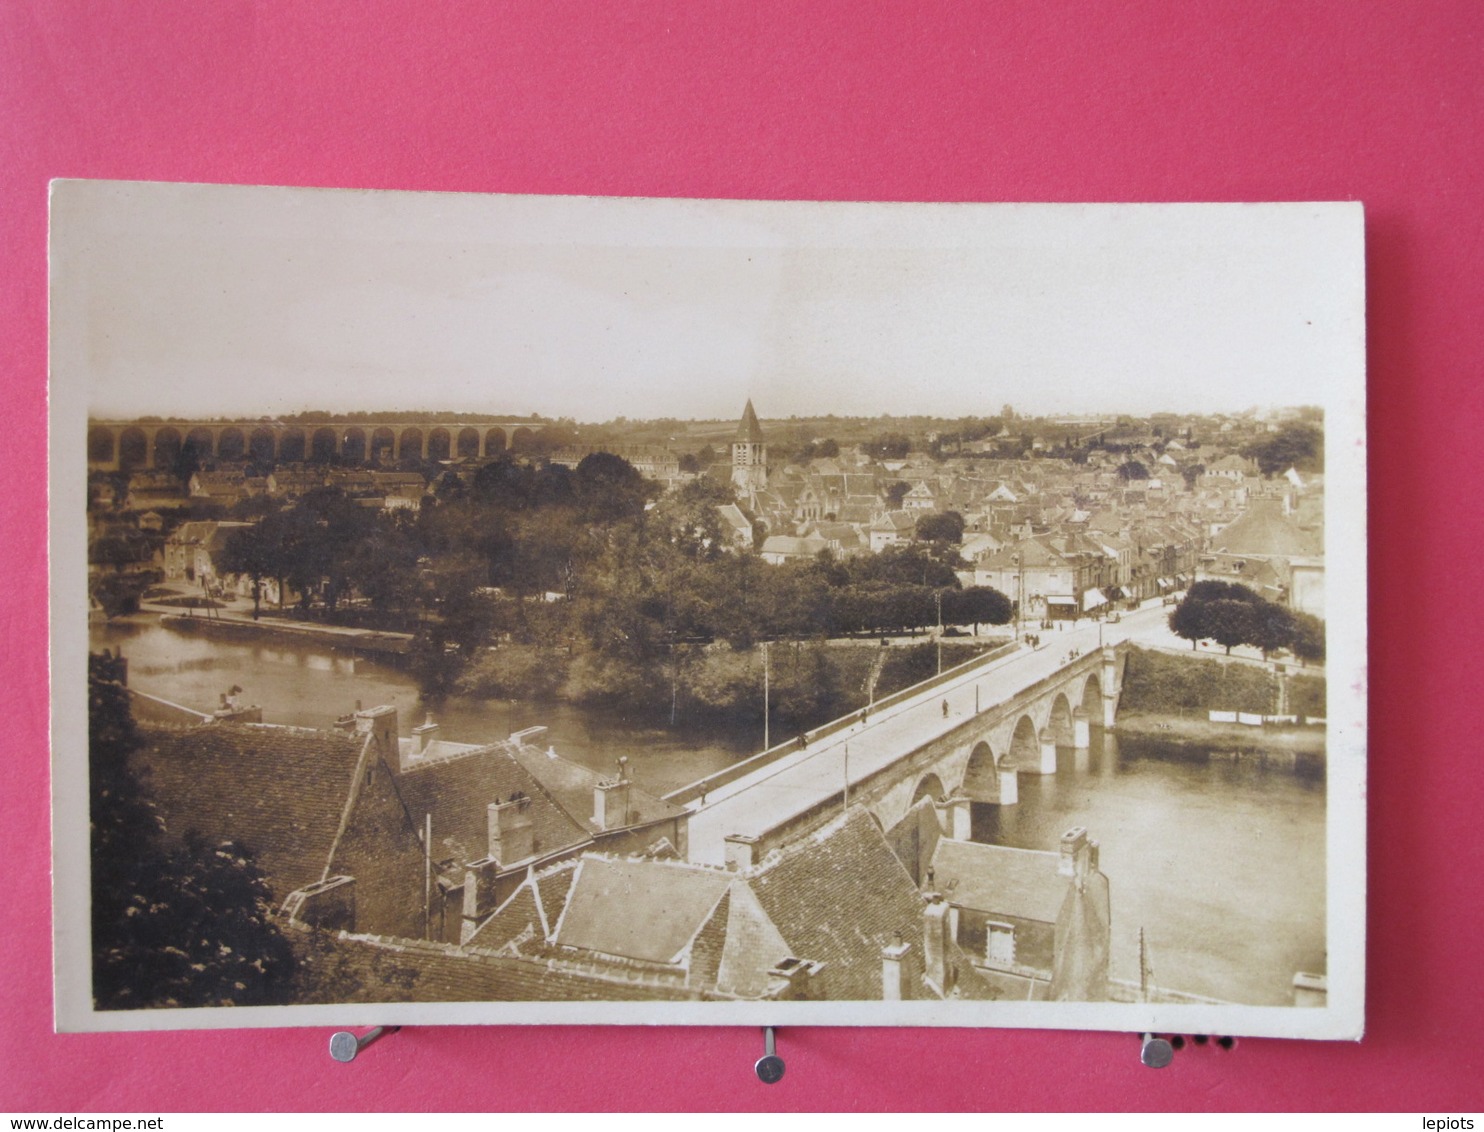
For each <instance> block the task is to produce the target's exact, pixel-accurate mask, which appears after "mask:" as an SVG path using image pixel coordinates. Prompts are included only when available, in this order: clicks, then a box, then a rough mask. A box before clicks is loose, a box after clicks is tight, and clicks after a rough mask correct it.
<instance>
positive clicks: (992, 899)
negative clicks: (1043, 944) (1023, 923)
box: [933, 837, 1067, 924]
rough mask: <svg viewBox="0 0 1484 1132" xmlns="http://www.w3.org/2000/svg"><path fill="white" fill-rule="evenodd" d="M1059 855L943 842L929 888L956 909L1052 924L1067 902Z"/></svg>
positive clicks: (946, 839) (970, 843)
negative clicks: (934, 889) (1059, 871)
mask: <svg viewBox="0 0 1484 1132" xmlns="http://www.w3.org/2000/svg"><path fill="white" fill-rule="evenodd" d="M1059 862H1060V855H1059V854H1057V853H1046V852H1040V851H1037V850H1033V849H1011V848H1007V847H1005V846H1002V845H982V844H980V843H979V842H976V841H955V840H953V839H952V838H947V837H945V838H943V839H942V840H941V841H939V842H938V848H937V850H936V851H935V852H934V853H933V883H934V886H935V887H936V888H937V889H938V891H939V892H941V893H943V897H944V899H946V900H947V901H948V902H949V903H951V904H957V905H958V906H959V907H961V908H972V909H974V910H975V911H978V912H987V913H990V914H991V915H993V914H996V913H997V914H999V915H1002V916H1013V917H1015V918H1016V919H1021V920H1037V921H1039V922H1041V923H1049V924H1054V923H1055V922H1056V917H1057V913H1058V912H1060V911H1061V906H1062V902H1063V901H1064V900H1065V899H1066V897H1067V878H1066V877H1064V876H1060V875H1058V873H1057V871H1056V870H1057V866H1058V864H1059Z"/></svg>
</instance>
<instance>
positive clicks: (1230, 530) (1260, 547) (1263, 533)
mask: <svg viewBox="0 0 1484 1132" xmlns="http://www.w3.org/2000/svg"><path fill="white" fill-rule="evenodd" d="M1211 549H1212V550H1214V551H1218V552H1225V553H1227V554H1246V555H1250V556H1253V557H1291V556H1294V555H1299V556H1305V555H1311V554H1317V553H1319V548H1318V546H1317V545H1316V544H1315V542H1314V540H1313V539H1312V538H1310V537H1309V535H1308V534H1307V533H1306V532H1305V531H1304V530H1302V529H1301V528H1300V527H1299V526H1298V525H1297V524H1296V523H1294V522H1293V521H1292V520H1291V519H1289V518H1288V517H1287V516H1286V515H1284V514H1283V510H1282V504H1281V503H1280V502H1279V501H1278V500H1275V499H1259V500H1256V501H1254V502H1253V504H1252V506H1251V507H1250V508H1248V510H1247V512H1246V514H1244V515H1243V516H1242V517H1241V518H1239V519H1237V520H1236V521H1235V522H1233V523H1231V524H1230V525H1228V526H1226V527H1224V528H1223V529H1222V530H1221V532H1220V533H1219V534H1217V535H1216V536H1215V537H1214V538H1212V539H1211Z"/></svg>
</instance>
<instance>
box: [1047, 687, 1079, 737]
mask: <svg viewBox="0 0 1484 1132" xmlns="http://www.w3.org/2000/svg"><path fill="white" fill-rule="evenodd" d="M1046 729H1047V730H1048V731H1050V732H1051V740H1052V742H1054V743H1055V744H1056V745H1057V746H1058V747H1070V746H1071V745H1072V740H1073V737H1074V732H1073V730H1072V705H1071V704H1070V703H1069V702H1068V701H1067V695H1066V693H1065V692H1058V693H1057V694H1056V698H1055V699H1053V700H1052V701H1051V714H1050V715H1049V716H1047V717H1046Z"/></svg>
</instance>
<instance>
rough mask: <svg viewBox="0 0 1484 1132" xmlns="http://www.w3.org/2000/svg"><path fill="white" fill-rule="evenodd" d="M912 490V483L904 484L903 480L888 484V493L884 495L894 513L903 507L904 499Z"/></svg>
mask: <svg viewBox="0 0 1484 1132" xmlns="http://www.w3.org/2000/svg"><path fill="white" fill-rule="evenodd" d="M911 490H912V485H911V484H910V483H904V482H903V481H902V480H896V481H894V482H892V483H889V484H887V485H886V491H885V492H884V493H883V494H884V495H885V496H886V505H887V506H888V507H890V508H891V509H892V510H893V511H895V510H898V509H899V508H900V507H901V506H902V500H903V498H905V497H906V495H907V493H908V492H909V491H911Z"/></svg>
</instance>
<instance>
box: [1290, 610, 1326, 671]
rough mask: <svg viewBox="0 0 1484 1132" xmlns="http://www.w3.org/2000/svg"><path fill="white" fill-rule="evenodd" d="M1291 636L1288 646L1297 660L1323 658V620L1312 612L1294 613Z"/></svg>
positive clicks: (1320, 659)
mask: <svg viewBox="0 0 1484 1132" xmlns="http://www.w3.org/2000/svg"><path fill="white" fill-rule="evenodd" d="M1292 616H1293V638H1292V640H1291V641H1290V642H1289V645H1288V647H1289V648H1290V649H1292V650H1293V655H1294V656H1296V657H1298V658H1299V660H1301V661H1304V662H1308V661H1322V660H1323V659H1324V622H1323V621H1321V620H1319V618H1317V617H1315V616H1314V615H1313V614H1312V613H1294V614H1293V615H1292Z"/></svg>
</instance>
